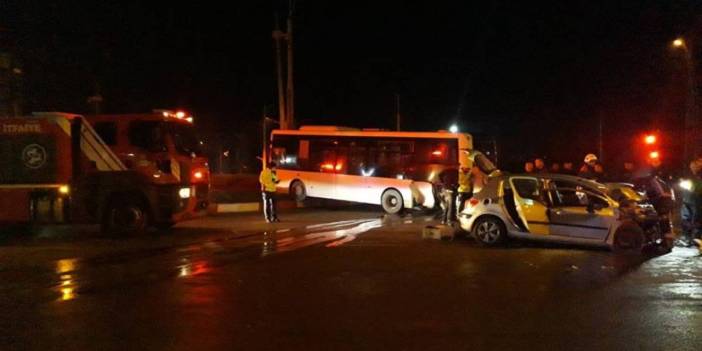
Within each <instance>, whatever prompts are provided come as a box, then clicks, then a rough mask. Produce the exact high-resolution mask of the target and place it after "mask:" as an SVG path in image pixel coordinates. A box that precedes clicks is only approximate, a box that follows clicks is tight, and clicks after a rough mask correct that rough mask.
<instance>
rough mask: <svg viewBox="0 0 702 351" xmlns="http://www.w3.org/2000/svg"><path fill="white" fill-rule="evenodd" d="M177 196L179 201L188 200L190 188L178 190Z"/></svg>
mask: <svg viewBox="0 0 702 351" xmlns="http://www.w3.org/2000/svg"><path fill="white" fill-rule="evenodd" d="M178 196H180V198H181V199H188V198H190V188H180V190H178Z"/></svg>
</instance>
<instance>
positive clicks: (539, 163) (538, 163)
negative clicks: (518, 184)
mask: <svg viewBox="0 0 702 351" xmlns="http://www.w3.org/2000/svg"><path fill="white" fill-rule="evenodd" d="M534 171H536V173H538V174H544V173H548V170H547V169H546V164H545V163H544V160H543V159H541V158H537V159H535V160H534Z"/></svg>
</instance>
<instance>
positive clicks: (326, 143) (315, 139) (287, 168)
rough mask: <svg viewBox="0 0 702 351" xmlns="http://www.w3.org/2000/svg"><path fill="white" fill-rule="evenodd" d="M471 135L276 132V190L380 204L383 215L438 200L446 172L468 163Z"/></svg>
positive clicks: (330, 129) (322, 129)
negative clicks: (438, 193)
mask: <svg viewBox="0 0 702 351" xmlns="http://www.w3.org/2000/svg"><path fill="white" fill-rule="evenodd" d="M472 149H473V140H472V138H471V136H470V134H464V133H450V132H446V131H438V132H393V131H382V130H359V129H353V128H346V127H335V126H306V127H301V128H300V129H299V130H274V131H273V132H272V134H271V143H270V150H269V151H268V153H267V154H268V155H269V156H270V161H273V162H275V163H276V164H277V165H278V178H279V179H280V183H279V184H278V191H279V192H282V193H287V194H291V195H292V196H293V198H295V199H296V200H297V201H302V200H304V199H305V198H306V197H314V198H325V199H333V200H342V201H351V202H360V203H367V204H374V205H381V206H382V208H383V210H385V211H386V212H387V213H398V212H400V211H402V210H403V209H407V208H414V207H427V208H433V207H435V206H436V205H437V204H438V201H437V194H436V187H435V185H436V184H437V183H438V182H439V179H440V176H441V174H442V173H443V172H445V171H447V170H456V169H458V168H459V167H469V168H470V167H472V161H471V159H470V157H469V153H470V151H472Z"/></svg>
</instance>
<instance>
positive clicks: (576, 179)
mask: <svg viewBox="0 0 702 351" xmlns="http://www.w3.org/2000/svg"><path fill="white" fill-rule="evenodd" d="M502 177H504V178H511V177H533V178H545V179H551V180H563V181H570V182H574V183H582V184H583V185H585V186H589V187H591V188H600V189H606V188H607V186H606V185H604V184H602V183H598V182H596V181H594V180H592V179H587V178H582V177H578V176H574V175H569V174H558V173H540V174H533V173H515V174H504V175H502Z"/></svg>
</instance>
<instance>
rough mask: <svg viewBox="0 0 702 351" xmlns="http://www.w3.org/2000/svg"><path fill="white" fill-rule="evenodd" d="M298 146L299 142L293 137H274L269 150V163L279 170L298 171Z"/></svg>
mask: <svg viewBox="0 0 702 351" xmlns="http://www.w3.org/2000/svg"><path fill="white" fill-rule="evenodd" d="M298 146H299V140H298V139H297V137H296V136H294V135H279V136H276V138H275V140H274V141H273V148H272V149H271V161H273V162H275V163H276V164H277V165H278V168H280V169H299V164H298Z"/></svg>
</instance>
